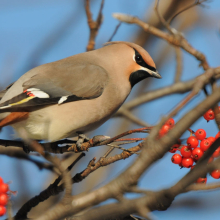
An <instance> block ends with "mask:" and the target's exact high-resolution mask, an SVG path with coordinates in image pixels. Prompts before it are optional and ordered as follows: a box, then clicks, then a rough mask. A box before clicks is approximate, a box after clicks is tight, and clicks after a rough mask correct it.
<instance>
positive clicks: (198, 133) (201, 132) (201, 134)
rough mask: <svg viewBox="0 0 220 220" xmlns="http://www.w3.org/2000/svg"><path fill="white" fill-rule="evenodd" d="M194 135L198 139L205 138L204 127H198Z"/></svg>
mask: <svg viewBox="0 0 220 220" xmlns="http://www.w3.org/2000/svg"><path fill="white" fill-rule="evenodd" d="M195 136H196V138H197V139H198V140H200V141H201V140H203V139H205V137H206V131H205V130H204V129H201V128H200V129H198V130H197V131H196V132H195Z"/></svg>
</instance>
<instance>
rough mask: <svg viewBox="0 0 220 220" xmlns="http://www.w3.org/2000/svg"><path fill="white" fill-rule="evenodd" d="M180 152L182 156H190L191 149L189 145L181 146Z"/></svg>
mask: <svg viewBox="0 0 220 220" xmlns="http://www.w3.org/2000/svg"><path fill="white" fill-rule="evenodd" d="M180 153H181V154H182V156H183V157H191V154H192V151H191V149H190V148H189V147H187V146H182V148H181V150H180Z"/></svg>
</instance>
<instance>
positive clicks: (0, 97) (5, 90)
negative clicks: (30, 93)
mask: <svg viewBox="0 0 220 220" xmlns="http://www.w3.org/2000/svg"><path fill="white" fill-rule="evenodd" d="M13 84H14V83H11V84H10V85H8V86H7V87H6V88H5V89H4V90H2V91H0V100H1V99H2V97H3V96H4V95H5V93H6V92H7V91H8V89H10V87H11V86H12V85H13Z"/></svg>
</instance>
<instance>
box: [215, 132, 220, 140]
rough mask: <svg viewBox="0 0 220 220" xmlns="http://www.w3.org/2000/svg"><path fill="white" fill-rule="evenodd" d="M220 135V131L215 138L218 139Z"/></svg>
mask: <svg viewBox="0 0 220 220" xmlns="http://www.w3.org/2000/svg"><path fill="white" fill-rule="evenodd" d="M219 136H220V131H219V132H218V133H217V134H216V135H215V139H217V138H218V137H219Z"/></svg>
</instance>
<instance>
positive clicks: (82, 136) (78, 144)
mask: <svg viewBox="0 0 220 220" xmlns="http://www.w3.org/2000/svg"><path fill="white" fill-rule="evenodd" d="M78 138H79V139H78V141H77V142H76V148H77V150H78V151H81V146H82V144H83V143H84V142H86V141H89V138H88V137H87V136H86V135H85V134H82V133H78Z"/></svg>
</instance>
